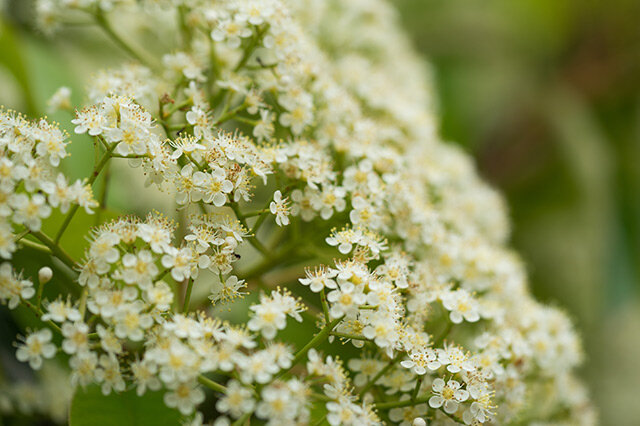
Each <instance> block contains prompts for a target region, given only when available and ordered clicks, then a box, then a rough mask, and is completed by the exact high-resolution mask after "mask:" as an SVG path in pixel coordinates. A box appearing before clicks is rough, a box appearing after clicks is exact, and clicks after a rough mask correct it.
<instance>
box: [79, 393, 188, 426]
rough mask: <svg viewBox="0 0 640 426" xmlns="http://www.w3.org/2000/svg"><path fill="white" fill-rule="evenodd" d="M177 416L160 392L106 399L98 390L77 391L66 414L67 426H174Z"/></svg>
mask: <svg viewBox="0 0 640 426" xmlns="http://www.w3.org/2000/svg"><path fill="white" fill-rule="evenodd" d="M180 419H181V415H180V413H179V412H178V411H177V410H173V409H170V408H168V407H167V406H166V405H165V404H164V402H163V401H162V393H161V392H147V393H145V394H144V395H143V396H138V395H136V393H135V391H134V390H130V391H127V392H123V393H119V394H114V393H111V394H109V395H107V396H105V395H103V394H102V392H101V391H100V387H99V386H95V385H94V386H89V387H88V388H87V389H86V390H83V389H82V388H78V389H77V390H76V393H75V395H74V396H73V400H72V401H71V410H70V414H69V425H70V426H103V425H104V426H112V425H118V426H147V425H148V426H164V425H166V426H176V425H179V424H180Z"/></svg>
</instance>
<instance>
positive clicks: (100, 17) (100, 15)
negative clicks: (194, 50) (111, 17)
mask: <svg viewBox="0 0 640 426" xmlns="http://www.w3.org/2000/svg"><path fill="white" fill-rule="evenodd" d="M95 19H96V22H97V23H98V25H99V26H100V27H101V28H102V29H103V30H104V32H105V33H107V35H108V36H109V37H110V38H111V40H113V41H114V42H115V43H116V44H117V45H118V46H119V47H120V48H122V50H124V51H125V52H127V53H128V54H129V55H131V56H132V57H134V58H135V59H136V60H137V61H138V62H140V63H142V64H144V65H146V66H150V64H151V62H150V61H148V60H147V59H145V58H144V57H143V56H142V54H140V53H138V52H136V51H135V50H134V49H133V48H132V47H131V46H129V44H128V43H127V42H126V41H124V40H123V39H122V37H120V36H119V35H118V34H117V33H116V32H115V31H114V30H113V27H112V26H111V24H110V23H109V21H108V20H107V17H106V16H105V15H104V12H103V11H102V10H100V9H98V12H97V13H96V15H95Z"/></svg>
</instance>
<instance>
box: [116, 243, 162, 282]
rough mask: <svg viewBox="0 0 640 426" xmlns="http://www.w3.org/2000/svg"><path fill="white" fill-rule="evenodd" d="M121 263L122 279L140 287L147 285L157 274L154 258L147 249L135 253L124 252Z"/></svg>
mask: <svg viewBox="0 0 640 426" xmlns="http://www.w3.org/2000/svg"><path fill="white" fill-rule="evenodd" d="M122 265H123V266H124V270H123V271H122V280H123V281H124V282H125V283H127V284H137V285H138V286H140V287H141V288H146V287H149V286H150V285H151V280H152V279H153V278H154V277H155V276H156V275H157V274H158V267H157V266H156V264H155V259H154V258H153V255H152V254H151V252H150V251H148V250H140V251H139V252H138V253H137V254H132V253H126V254H125V255H124V256H122Z"/></svg>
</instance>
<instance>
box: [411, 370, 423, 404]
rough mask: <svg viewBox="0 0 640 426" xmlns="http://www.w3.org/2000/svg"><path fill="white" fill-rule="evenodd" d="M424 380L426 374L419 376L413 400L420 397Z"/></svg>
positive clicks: (412, 396) (412, 395)
mask: <svg viewBox="0 0 640 426" xmlns="http://www.w3.org/2000/svg"><path fill="white" fill-rule="evenodd" d="M423 380H424V376H420V377H418V380H417V381H416V386H415V387H414V388H413V393H412V394H411V400H412V401H415V400H416V398H417V397H418V393H419V392H420V386H422V381H423Z"/></svg>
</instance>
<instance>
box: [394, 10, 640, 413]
mask: <svg viewBox="0 0 640 426" xmlns="http://www.w3.org/2000/svg"><path fill="white" fill-rule="evenodd" d="M396 3H397V4H398V6H399V8H400V19H402V20H403V22H404V24H405V25H406V27H407V28H408V30H409V32H410V33H411V37H412V38H413V41H414V43H415V45H416V47H417V48H418V49H419V50H420V51H421V52H422V53H424V54H425V55H426V56H427V57H428V58H429V60H430V61H431V63H432V64H433V67H434V74H435V79H436V90H437V91H438V98H439V101H440V108H439V113H440V114H441V123H442V124H441V126H442V127H441V133H442V134H443V135H444V137H445V138H446V139H447V140H451V141H454V142H455V143H459V144H461V145H462V146H464V147H465V148H466V149H467V150H468V151H469V152H470V153H471V154H473V155H474V156H475V158H476V160H477V165H478V169H479V171H480V173H481V174H482V175H483V176H484V177H485V179H487V180H488V181H489V182H491V183H492V184H493V185H495V186H496V187H497V188H498V189H499V190H501V191H502V192H503V193H504V194H505V196H506V198H507V200H508V202H509V207H510V214H511V218H512V222H513V237H512V245H513V246H514V248H515V249H516V250H518V251H519V252H520V253H521V255H522V256H523V258H524V259H525V261H526V263H527V265H528V268H529V272H530V277H531V287H532V290H533V292H534V293H535V295H536V296H537V297H538V298H539V299H541V300H544V301H546V302H550V303H554V304H559V305H561V306H564V307H566V309H567V310H568V311H569V313H570V314H571V315H572V316H573V317H574V318H575V321H576V323H577V327H578V328H579V329H580V330H581V332H582V334H583V336H584V340H585V350H586V353H587V362H586V365H585V367H584V377H585V379H587V381H588V382H589V384H590V387H591V391H592V394H593V396H594V399H595V401H596V404H597V405H598V408H599V410H600V413H601V422H602V424H615V425H631V424H637V420H636V419H637V418H638V417H640V406H639V405H638V404H634V403H633V402H634V400H635V399H637V397H636V396H635V395H636V393H635V392H636V391H637V389H638V388H639V386H640V372H639V370H638V368H637V365H638V360H639V359H640V339H639V336H640V308H639V306H640V304H639V298H638V289H639V288H640V165H639V164H638V163H639V162H640V78H639V77H640V25H639V24H638V21H639V19H638V18H640V2H638V1H637V0H616V1H609V2H602V1H577V0H519V1H517V2H514V1H509V0H486V1H481V2H479V1H470V0H396Z"/></svg>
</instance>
